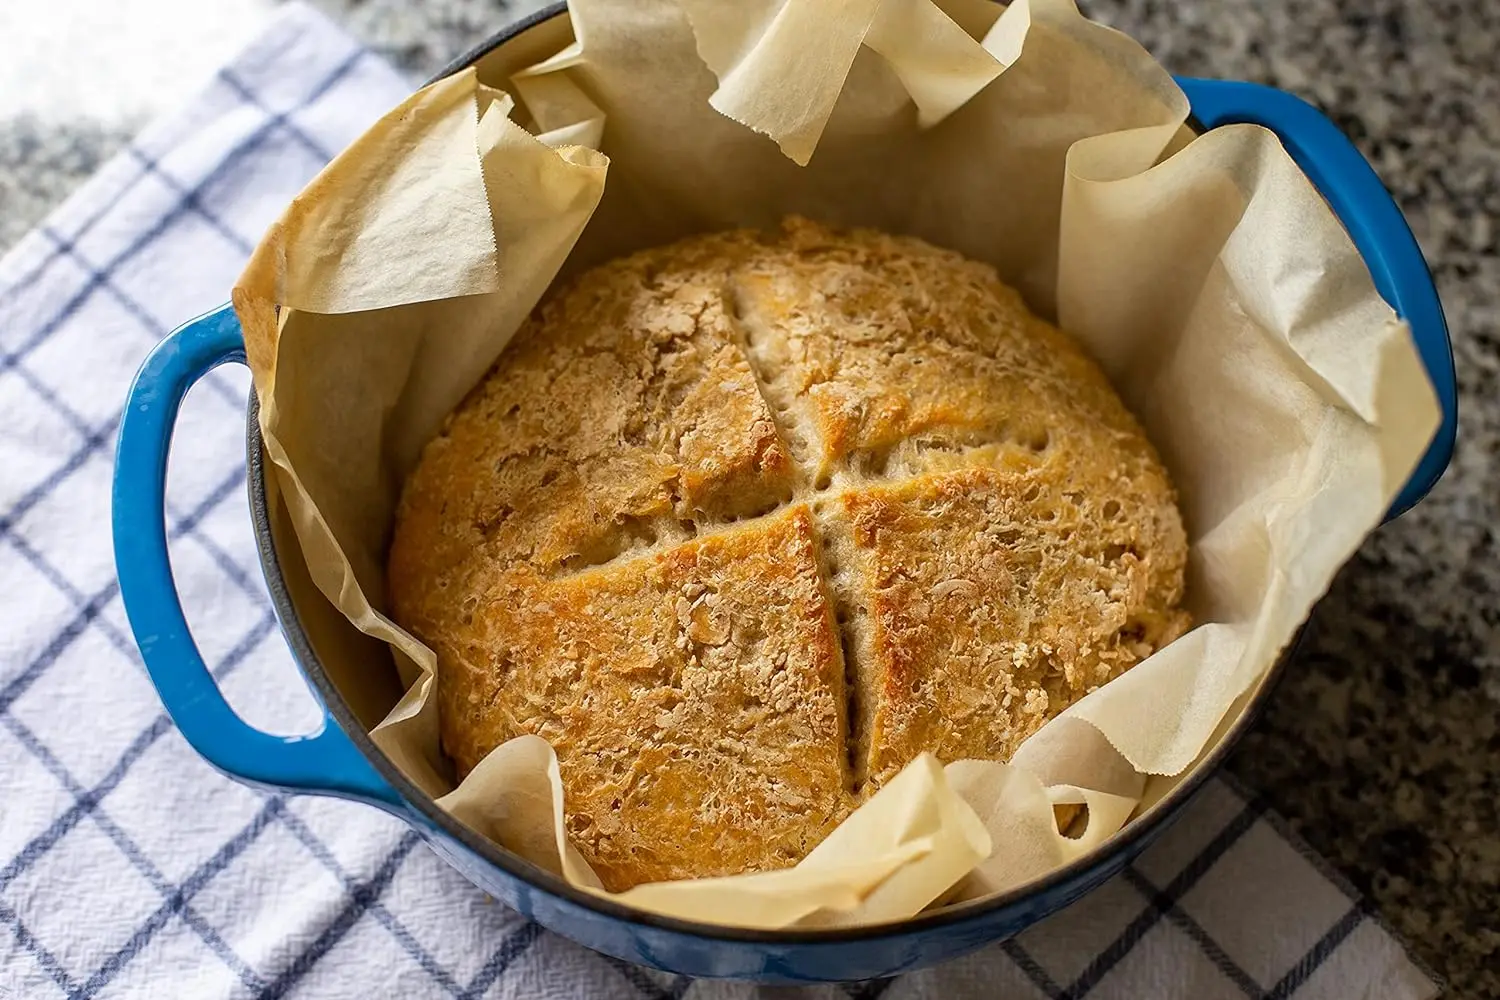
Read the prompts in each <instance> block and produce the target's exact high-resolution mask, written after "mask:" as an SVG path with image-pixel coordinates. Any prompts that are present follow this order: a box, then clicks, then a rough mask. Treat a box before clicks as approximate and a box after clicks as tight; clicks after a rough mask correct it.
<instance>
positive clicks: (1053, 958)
mask: <svg viewBox="0 0 1500 1000" xmlns="http://www.w3.org/2000/svg"><path fill="white" fill-rule="evenodd" d="M407 87H408V85H407V83H406V82H405V81H403V80H402V79H401V78H399V77H398V76H397V75H396V74H395V73H394V72H393V71H392V70H391V69H389V68H388V67H387V66H386V65H384V64H383V63H382V62H380V61H379V60H378V59H376V58H374V57H372V56H370V55H369V54H367V53H365V52H363V51H362V50H360V49H359V48H358V47H357V46H356V45H355V44H354V43H353V42H351V41H350V40H349V39H348V38H346V37H345V36H344V35H343V34H342V33H340V32H339V31H338V30H337V29H335V28H334V27H332V26H331V25H330V24H329V23H328V22H326V21H325V20H323V19H322V18H321V17H320V16H318V15H317V14H315V13H313V12H312V11H310V10H308V9H306V8H302V7H297V6H292V7H288V8H283V9H282V10H281V11H280V13H279V14H278V16H277V18H276V19H275V20H274V22H273V23H272V24H271V26H270V27H269V29H268V30H267V31H266V32H265V34H264V35H263V36H262V37H261V38H260V39H259V40H258V41H257V42H255V44H253V45H252V46H251V47H250V48H249V49H248V50H247V51H246V52H245V53H244V54H243V55H241V56H240V57H239V58H238V59H237V60H236V61H235V62H234V63H233V64H232V65H230V66H228V67H226V68H225V69H224V70H223V71H222V72H221V73H219V74H218V76H217V77H216V78H215V79H214V80H213V81H212V82H211V84H210V85H209V86H208V87H207V89H206V90H205V91H204V92H203V93H202V94H201V95H200V96H199V97H198V98H197V99H196V100H195V101H194V102H193V103H192V104H191V105H190V106H188V107H187V108H186V109H184V110H182V111H181V112H179V113H178V114H176V115H175V116H172V117H170V118H169V119H167V120H164V121H161V122H159V123H157V124H155V125H153V126H152V127H151V128H149V129H147V130H146V131H145V132H144V133H143V134H142V135H141V136H140V138H139V139H138V140H137V141H136V142H135V143H133V144H132V145H131V147H130V148H129V149H128V150H127V151H126V152H125V153H123V154H122V155H120V156H119V157H118V158H116V159H115V160H114V161H112V162H111V163H110V164H109V165H108V166H107V167H105V168H104V169H103V170H102V171H101V172H100V174H99V175H98V176H97V177H96V178H95V179H94V180H92V181H91V182H90V183H89V184H88V185H87V186H86V187H85V188H84V189H83V190H81V191H80V192H79V193H78V194H77V195H76V196H75V197H74V198H73V199H72V200H71V201H69V202H68V203H67V204H66V205H64V206H63V207H62V208H61V209H59V210H58V211H57V212H56V213H55V214H54V215H53V216H52V217H51V218H50V219H49V220H48V221H47V222H46V224H45V225H43V226H42V227H41V228H40V229H39V230H37V231H36V232H35V233H33V234H32V235H31V236H29V237H28V238H27V239H26V240H25V241H24V242H23V243H22V244H21V245H19V246H18V247H17V248H16V249H15V250H14V252H12V253H11V254H10V255H9V256H7V257H6V258H5V259H4V260H3V262H0V594H3V595H4V598H5V600H4V602H3V604H0V773H3V774H4V778H5V780H4V786H3V788H4V795H3V798H0V997H26V998H45V997H53V996H67V997H78V998H84V997H95V996H98V997H106V996H116V997H143V998H166V997H186V998H221V997H223V998H228V997H264V998H275V997H315V996H316V997H339V998H368V997H385V996H399V997H408V998H416V997H438V998H443V997H453V998H468V997H517V998H519V997H542V998H558V1000H563V998H566V1000H573V998H579V997H622V998H626V1000H637V998H639V1000H655V998H668V997H674V998H675V997H684V996H687V997H691V998H693V1000H710V998H730V997H751V996H757V995H764V996H783V995H786V996H800V995H807V996H819V997H834V998H838V997H875V996H879V995H884V996H886V997H888V998H890V1000H897V998H908V997H935V998H936V997H945V998H946V997H957V998H962V997H971V996H972V997H978V996H986V997H993V996H1004V997H1017V998H1022V997H1026V998H1030V997H1040V998H1060V997H1069V998H1081V997H1090V998H1095V1000H1104V998H1115V997H1120V998H1123V997H1137V996H1151V997H1193V998H1218V997H1241V996H1246V997H1279V998H1286V997H1298V998H1312V997H1327V998H1340V1000H1341V998H1347V997H1377V996H1378V997H1390V998H1398V1000H1405V998H1419V997H1430V996H1433V995H1435V994H1436V992H1437V989H1436V987H1435V985H1434V984H1433V983H1432V982H1431V980H1430V979H1429V978H1428V976H1426V975H1425V974H1424V973H1423V972H1422V971H1421V970H1420V969H1418V968H1417V967H1416V966H1415V965H1414V964H1413V963H1412V961H1411V960H1410V959H1409V958H1408V957H1407V955H1406V954H1405V952H1404V951H1403V949H1402V947H1401V946H1400V945H1399V944H1398V943H1397V942H1396V941H1395V940H1394V939H1393V938H1392V937H1391V935H1390V934H1389V933H1388V932H1387V931H1386V930H1385V929H1384V928H1383V927H1382V926H1381V925H1380V924H1379V923H1378V922H1377V921H1376V920H1375V919H1374V918H1372V917H1371V916H1370V915H1369V913H1368V912H1367V911H1366V910H1365V909H1364V908H1362V906H1361V905H1360V903H1359V901H1358V900H1357V899H1355V898H1354V897H1353V896H1352V895H1351V893H1350V890H1349V888H1348V887H1347V886H1346V885H1345V884H1344V883H1343V882H1341V881H1340V880H1339V879H1338V878H1337V877H1335V876H1333V875H1331V874H1330V873H1329V872H1328V871H1327V870H1326V869H1325V868H1324V867H1323V866H1322V864H1321V863H1320V861H1319V859H1318V858H1316V857H1315V856H1313V855H1312V854H1311V853H1310V852H1309V851H1308V850H1307V848H1305V847H1304V846H1302V845H1301V844H1300V843H1298V842H1297V841H1296V840H1295V839H1294V838H1292V837H1291V836H1289V834H1288V833H1287V831H1286V830H1285V829H1283V828H1282V826H1281V825H1280V824H1279V822H1278V821H1277V820H1276V818H1275V817H1273V816H1270V815H1268V814H1267V813H1266V812H1265V811H1264V810H1263V809H1262V808H1261V806H1260V804H1259V803H1258V802H1257V801H1256V800H1255V799H1253V798H1252V797H1247V796H1246V795H1245V794H1244V793H1242V792H1240V791H1238V790H1236V789H1235V788H1234V787H1232V786H1231V785H1229V784H1227V783H1225V782H1223V781H1217V782H1214V783H1211V784H1210V785H1209V786H1208V787H1207V788H1206V789H1205V790H1204V791H1203V793H1202V794H1200V795H1199V797H1198V798H1197V800H1196V802H1195V803H1194V804H1193V806H1192V807H1191V809H1190V810H1189V812H1188V813H1187V815H1186V816H1185V817H1184V818H1183V819H1182V820H1181V821H1179V822H1178V823H1177V824H1176V825H1175V826H1174V827H1173V828H1172V829H1171V830H1170V832H1169V833H1168V834H1167V835H1166V837H1165V838H1164V840H1162V841H1161V842H1160V843H1159V844H1158V845H1157V846H1156V847H1154V848H1153V849H1152V850H1151V851H1149V852H1148V853H1147V854H1146V855H1145V856H1144V858H1142V859H1141V860H1140V861H1139V862H1138V863H1137V864H1135V865H1134V866H1132V867H1131V868H1130V869H1129V870H1127V871H1126V872H1125V873H1124V874H1123V875H1121V876H1120V877H1119V878H1116V879H1115V880H1114V881H1112V882H1111V883H1109V884H1107V885H1106V886H1104V887H1103V888H1102V889H1100V890H1099V891H1098V892H1095V893H1093V894H1092V895H1090V896H1088V897H1087V898H1086V899H1084V900H1083V901H1082V902H1080V903H1078V904H1077V905H1075V906H1073V907H1072V908H1071V909H1069V910H1067V911H1066V912H1064V913H1062V914H1060V915H1058V916H1056V917H1054V918H1052V919H1050V920H1048V921H1046V922H1045V923H1044V924H1042V925H1041V926H1038V927H1036V928H1035V929H1033V930H1031V931H1029V932H1027V933H1026V934H1024V935H1022V936H1021V937H1020V938H1019V939H1017V940H1015V941H1012V942H1009V943H1006V944H1003V945H996V946H993V947H990V948H988V949H986V950H984V951H981V952H979V953H977V954H975V955H973V956H971V957H969V958H965V959H962V960H960V961H957V962H954V963H951V964H949V965H947V966H944V967H941V968H937V969H932V970H929V971H925V972H921V973H916V974H913V975H909V976H905V977H902V978H899V979H896V980H890V981H881V982H873V983H864V984H858V985H851V986H847V987H844V986H840V987H819V988H816V989H809V990H807V991H805V994H804V992H802V991H797V990H780V989H768V988H762V989H759V990H757V988H756V987H753V986H749V985H745V984H734V983H722V982H710V981H696V982H695V981H692V980H688V979H686V978H681V977H673V976H670V975H666V974H661V973H657V972H654V971H650V970H646V969H641V968H637V967H634V966H630V965H627V964H624V963H622V962H617V961H614V960H611V959H608V958H604V957H601V956H599V955H596V954H593V953H591V952H589V951H586V950H584V949H583V948H580V947H578V946H576V945H574V944H572V943H570V942H569V941H567V940H564V939H563V938H560V937H557V936H555V935H553V934H551V933H548V932H545V931H543V930H541V929H540V928H538V927H537V926H536V925H534V924H532V923H530V922H528V921H527V920H525V919H524V918H522V917H520V916H518V915H517V914H515V913H513V912H511V911H509V910H507V909H506V908H505V907H504V906H503V905H500V904H498V903H496V902H494V901H493V900H491V899H489V898H488V897H486V896H485V895H484V894H483V893H481V892H479V891H478V890H476V889H474V888H472V887H470V886H469V885H468V884H467V883H466V882H465V881H464V880H463V879H462V878H461V877H460V876H459V875H457V874H456V873H454V872H453V871H452V870H450V869H448V868H447V867H445V866H444V864H443V863H442V862H441V861H439V860H438V859H437V858H436V857H435V856H434V855H432V854H431V853H429V852H428V850H427V849H426V848H425V847H424V846H423V845H422V844H421V843H420V842H419V840H418V838H417V836H416V835H415V834H413V833H412V832H410V831H409V830H407V829H405V828H404V827H402V826H401V825H399V824H398V823H397V822H396V821H394V820H392V819H390V818H388V817H386V816H384V815H383V814H380V813H378V812H376V811H375V810H374V809H370V808H365V807H361V806H358V805H353V804H349V803H345V802H340V801H335V800H331V799H321V798H305V797H287V796H282V795H269V794H263V793H260V792H256V791H252V790H250V789H247V788H245V787H243V786H241V785H238V784H236V783H234V782H232V781H229V780H227V779H225V778H223V777H221V776H219V775H218V774H217V773H216V772H214V771H213V770H211V769H210V768H209V767H208V766H207V765H206V764H205V763H204V762H203V761H202V760H200V759H199V758H198V757H197V756H196V755H195V754H194V753H193V752H192V750H190V749H189V748H188V747H187V745H186V744H185V743H184V742H183V740H182V739H181V737H180V736H179V735H178V734H177V732H176V731H175V729H174V728H173V726H172V724H171V722H170V721H169V720H168V719H167V717H166V716H165V715H164V714H163V713H162V710H161V706H160V704H159V703H158V701H157V699H156V695H155V693H154V691H153V690H152V688H151V685H150V682H149V681H148V680H147V678H146V676H145V674H144V672H143V670H142V668H141V663H140V659H139V656H138V654H137V651H136V648H135V644H134V642H133V640H132V638H131V635H130V630H129V627H128V626H127V624H126V621H125V617H124V614H123V612H122V609H121V605H120V598H119V587H118V584H117V583H116V581H115V578H114V569H113V565H112V559H111V547H110V537H109V495H110V473H111V463H112V457H113V442H114V437H115V431H116V429H117V427H118V426H119V419H120V406H121V403H122V400H123V399H124V396H125V391H126V386H127V384H128V382H129V379H130V377H131V375H132V374H133V373H134V371H135V370H136V367H137V366H138V365H139V364H140V362H141V360H142V358H143V357H144V356H145V354H146V352H147V350H148V349H149V348H150V347H151V346H152V345H153V344H154V343H155V342H156V341H157V340H159V339H160V338H161V337H162V336H163V335H164V334H165V333H166V332H167V331H168V330H169V329H170V328H172V327H173V326H174V325H176V324H178V323H180V322H181V321H183V320H184V319H187V318H189V317H192V316H194V315H197V314H199V313H201V312H203V311H205V310H207V309H210V308H212V307H214V306H216V305H218V304H219V303H220V302H222V301H223V300H224V299H225V298H226V295H227V292H228V289H229V287H230V284H231V282H232V281H233V279H234V277H235V276H236V274H237V273H238V271H239V269H240V267H241V265H242V263H243V261H244V260H245V258H246V255H247V254H248V253H249V251H250V249H251V246H252V244H253V242H254V241H255V240H256V238H257V237H258V236H259V234H260V233H261V231H262V229H263V227H264V226H265V225H266V224H267V223H268V222H269V221H270V220H271V219H272V218H273V217H274V216H275V215H276V213H277V212H278V211H279V210H280V209H281V207H282V206H283V205H284V204H285V203H286V201H287V200H288V199H289V198H290V196H291V195H292V194H293V193H294V192H295V191H296V190H297V189H298V188H299V187H300V186H301V185H302V184H303V183H305V182H306V181H307V180H308V178H310V177H311V176H312V174H313V173H314V171H316V170H317V169H318V168H319V166H321V165H322V163H323V162H324V161H326V160H327V159H328V158H329V157H330V156H331V155H332V154H333V153H334V152H335V151H337V150H338V149H339V148H340V147H342V146H343V145H344V144H345V143H347V142H349V141H350V140H351V139H353V138H354V137H355V136H356V135H357V134H358V133H359V132H360V130H361V129H362V128H363V127H365V126H366V125H367V124H368V123H369V122H370V121H371V120H373V118H374V117H375V116H376V115H378V114H379V113H380V112H381V111H383V110H384V109H386V108H388V107H389V106H391V105H392V104H394V103H395V102H396V101H397V100H398V99H399V98H400V97H401V96H402V95H403V94H404V93H405V92H406V90H407ZM247 390H248V379H247V377H246V375H245V373H244V371H243V370H238V369H236V370H232V371H220V372H219V373H216V374H215V375H213V376H211V377H210V378H209V379H206V380H205V381H204V382H202V383H200V385H199V386H198V387H196V388H195V389H194V391H193V393H192V394H191V395H190V396H189V398H188V401H187V404H186V406H185V407H184V411H183V417H182V420H181V423H180V424H179V428H178V436H177V440H176V444H175V449H174V452H173V455H172V462H171V468H170V475H169V483H170V487H169V501H168V507H169V510H168V515H169V521H170V533H171V539H172V558H173V566H174V569H175V572H176V576H177V582H178V585H179V587H180V589H181V591H182V593H183V595H184V600H185V603H186V605H187V608H188V614H189V618H190V620H191V622H192V625H193V628H194V632H195V634H196V636H197V639H198V642H199V644H200V645H201V647H202V649H203V653H204V655H205V658H206V659H207V661H208V662H209V663H210V664H211V665H212V666H213V668H214V671H215V673H216V675H217V677H218V679H219V682H220V684H221V685H222V686H223V687H224V689H225V691H226V692H227V694H228V697H229V699H230V700H231V702H232V703H233V704H234V705H235V707H236V708H237V709H238V710H239V711H240V712H241V713H242V714H243V715H244V716H245V717H246V718H247V719H248V720H249V721H250V722H251V723H253V724H256V725H259V726H261V727H262V728H266V729H270V730H274V731H280V732H296V731H300V730H302V729H304V728H306V727H308V726H310V725H311V724H312V723H313V722H314V720H315V719H316V718H317V712H316V709H315V708H314V706H313V703H312V700H311V698H310V697H309V696H308V694H307V692H306V688H305V687H304V686H303V685H302V683H301V682H300V678H299V675H298V674H297V673H296V670H295V667H294V666H293V664H292V663H291V660H290V656H289V654H288V653H287V650H286V648H285V647H284V645H283V643H282V641H281V637H280V636H279V634H278V633H277V628H276V621H275V618H274V617H273V614H272V612H271V609H270V605H269V603H268V600H267V597H266V595H265V592H264V590H263V584H262V580H261V576H260V573H259V570H258V564H257V560H256V554H255V550H254V546H253V543H252V540H251V535H250V527H249V520H248V517H247V508H246V500H245V478H244V449H243V433H244V420H245V400H246V392H247Z"/></svg>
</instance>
